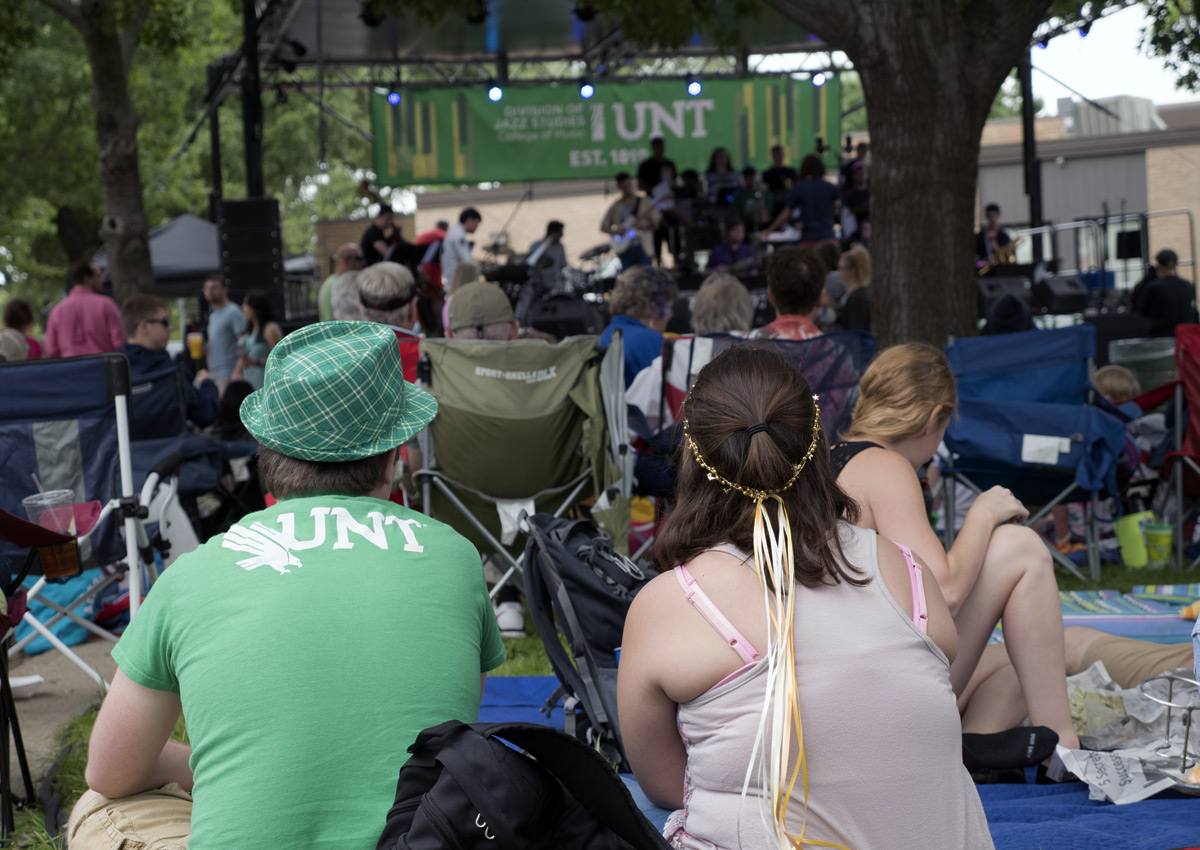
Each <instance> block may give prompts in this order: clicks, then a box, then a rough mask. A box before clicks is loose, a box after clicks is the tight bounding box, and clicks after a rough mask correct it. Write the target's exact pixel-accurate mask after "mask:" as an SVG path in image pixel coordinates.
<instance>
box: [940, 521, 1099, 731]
mask: <svg viewBox="0 0 1200 850" xmlns="http://www.w3.org/2000/svg"><path fill="white" fill-rule="evenodd" d="M1001 618H1003V620H1004V640H1005V645H1006V647H1007V649H1008V655H1009V657H1010V658H1011V659H1012V664H1013V668H1014V669H1015V670H1016V674H1017V679H1018V680H1019V681H1020V684H1021V691H1022V692H1023V693H1024V695H1025V701H1026V704H1027V705H1028V706H1029V716H1030V718H1031V719H1032V720H1033V723H1034V725H1037V726H1048V727H1050V728H1051V729H1053V730H1054V731H1055V732H1057V733H1058V736H1059V740H1060V741H1061V743H1062V744H1063V746H1066V747H1070V748H1072V749H1075V748H1078V746H1079V738H1078V736H1076V734H1075V728H1074V726H1072V724H1071V710H1070V708H1069V706H1068V704H1067V686H1066V662H1065V660H1064V653H1065V649H1064V646H1063V627H1062V608H1061V606H1060V604H1059V600H1058V584H1057V583H1056V582H1055V580H1054V569H1053V564H1052V562H1051V560H1050V553H1049V552H1048V551H1047V550H1046V547H1045V545H1044V544H1043V543H1042V541H1041V540H1039V539H1038V536H1037V533H1036V532H1034V531H1033V530H1032V529H1029V528H1024V527H1021V526H1014V525H1006V526H1001V527H1000V528H997V529H996V530H995V531H994V532H993V533H992V538H991V542H990V543H989V544H988V549H987V554H986V555H985V556H984V560H983V568H982V569H981V570H980V572H979V579H978V580H977V581H976V582H975V586H974V587H973V588H971V592H970V593H969V594H968V595H967V598H966V599H965V600H963V604H962V605H961V606H960V607H959V609H958V614H957V615H956V616H955V618H954V623H955V625H956V626H957V627H958V657H957V658H956V659H955V661H954V664H953V665H952V667H951V670H950V681H951V684H952V685H953V686H954V692H955V693H956V694H962V693H963V692H964V691H965V690H966V687H967V685H968V683H969V682H970V680H971V676H972V674H973V673H974V672H975V668H976V667H977V666H978V664H979V661H980V658H981V657H982V655H983V651H984V647H985V646H986V645H987V641H988V637H989V636H990V635H991V633H992V628H993V627H994V626H995V624H996V622H997V621H998V620H1000V619H1001Z"/></svg>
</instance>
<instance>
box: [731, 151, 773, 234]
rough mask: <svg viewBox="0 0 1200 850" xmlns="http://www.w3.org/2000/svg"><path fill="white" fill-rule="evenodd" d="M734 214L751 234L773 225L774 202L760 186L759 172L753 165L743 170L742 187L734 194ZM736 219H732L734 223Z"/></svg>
mask: <svg viewBox="0 0 1200 850" xmlns="http://www.w3.org/2000/svg"><path fill="white" fill-rule="evenodd" d="M732 203H733V213H734V215H735V216H737V219H736V220H740V221H742V222H744V223H745V225H746V227H747V228H749V229H750V230H751V232H755V233H757V232H758V230H759V228H762V227H765V226H766V225H768V224H770V223H771V209H772V207H773V205H774V201H773V200H772V198H771V193H770V191H768V190H764V189H763V188H762V187H761V186H759V185H758V172H757V171H755V170H754V166H753V165H747V166H746V167H745V168H743V169H742V185H741V186H739V187H738V190H737V191H736V192H734V193H733V201H732ZM733 220H735V219H731V221H733Z"/></svg>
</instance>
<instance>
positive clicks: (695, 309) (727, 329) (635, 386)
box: [625, 272, 754, 431]
mask: <svg viewBox="0 0 1200 850" xmlns="http://www.w3.org/2000/svg"><path fill="white" fill-rule="evenodd" d="M753 322H754V303H753V302H752V301H751V300H750V291H749V290H748V289H746V287H745V285H744V284H743V283H742V282H741V281H740V280H738V279H737V278H736V277H734V276H733V275H729V274H725V273H723V272H717V273H715V274H710V275H709V276H708V277H706V278H705V279H704V283H702V284H701V285H700V289H699V291H698V292H697V293H696V300H695V302H693V304H692V330H693V331H694V332H695V334H696V336H698V337H704V336H712V335H715V334H729V335H732V336H745V335H746V334H747V333H749V332H750V328H751V327H752V325H753ZM698 348H701V349H703V350H702V351H698V350H697V349H698ZM711 352H712V348H711V346H708V347H704V346H697V345H695V342H694V340H678V341H677V342H676V344H675V354H674V356H673V357H672V358H671V365H670V370H669V371H670V374H669V375H668V376H667V379H668V381H669V382H670V384H671V385H672V386H677V387H687V386H690V385H691V376H693V375H695V374H696V373H698V372H699V371H700V370H701V369H702V368H703V367H704V365H705V364H706V363H708V361H709V359H710V358H711V357H712V353H711ZM625 401H626V402H628V403H629V404H631V405H633V406H634V407H636V408H638V409H639V410H640V411H642V413H643V415H645V417H646V424H647V425H648V426H649V427H650V429H651V430H652V431H659V430H661V429H664V428H669V427H671V426H672V425H674V424H675V409H674V405H672V404H667V403H665V399H664V397H663V358H662V355H661V354H660V355H659V356H657V357H655V358H654V360H652V361H651V362H650V365H649V366H647V367H646V368H645V369H643V370H642V371H640V372H638V374H637V376H636V377H635V378H634V379H633V383H632V384H630V385H629V389H627V390H626V391H625Z"/></svg>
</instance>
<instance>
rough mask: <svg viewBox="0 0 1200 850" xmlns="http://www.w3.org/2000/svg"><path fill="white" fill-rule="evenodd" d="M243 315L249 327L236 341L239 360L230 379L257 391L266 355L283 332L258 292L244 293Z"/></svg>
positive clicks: (261, 383) (264, 366)
mask: <svg viewBox="0 0 1200 850" xmlns="http://www.w3.org/2000/svg"><path fill="white" fill-rule="evenodd" d="M331 306H332V305H331ZM242 316H243V317H245V319H246V323H247V325H248V326H247V328H246V330H245V332H244V333H243V334H242V337H241V339H239V340H238V361H237V365H236V366H234V367H233V378H232V380H235V381H246V382H247V383H248V384H250V386H252V387H254V389H256V390H260V389H262V385H263V370H264V369H265V368H266V365H267V355H268V354H270V353H271V349H272V348H274V347H275V346H276V345H278V344H279V340H281V339H283V330H282V329H281V328H280V327H279V324H278V323H277V322H276V321H275V308H274V307H273V306H272V305H271V299H270V298H268V297H267V293H266V292H264V291H263V290H261V289H251V290H250V291H249V292H247V293H246V297H245V299H243V301H242Z"/></svg>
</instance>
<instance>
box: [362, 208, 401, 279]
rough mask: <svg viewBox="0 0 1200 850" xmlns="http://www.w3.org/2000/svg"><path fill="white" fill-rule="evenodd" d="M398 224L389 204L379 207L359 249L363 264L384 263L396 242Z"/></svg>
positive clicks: (364, 233)
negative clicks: (360, 249) (385, 257)
mask: <svg viewBox="0 0 1200 850" xmlns="http://www.w3.org/2000/svg"><path fill="white" fill-rule="evenodd" d="M396 237H397V233H396V224H395V216H394V214H393V213H392V208H391V207H390V206H388V205H387V204H380V205H379V212H377V213H375V218H373V219H372V220H371V224H370V226H369V227H367V229H366V230H364V231H363V235H362V239H361V240H360V242H359V247H360V248H362V255H363V263H364V264H365V265H368V266H372V265H374V264H375V263H379V262H382V261H383V258H384V256H386V255H387V252H388V250H389V249H390V248H391V246H392V244H393V243H394V242H395V241H396Z"/></svg>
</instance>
